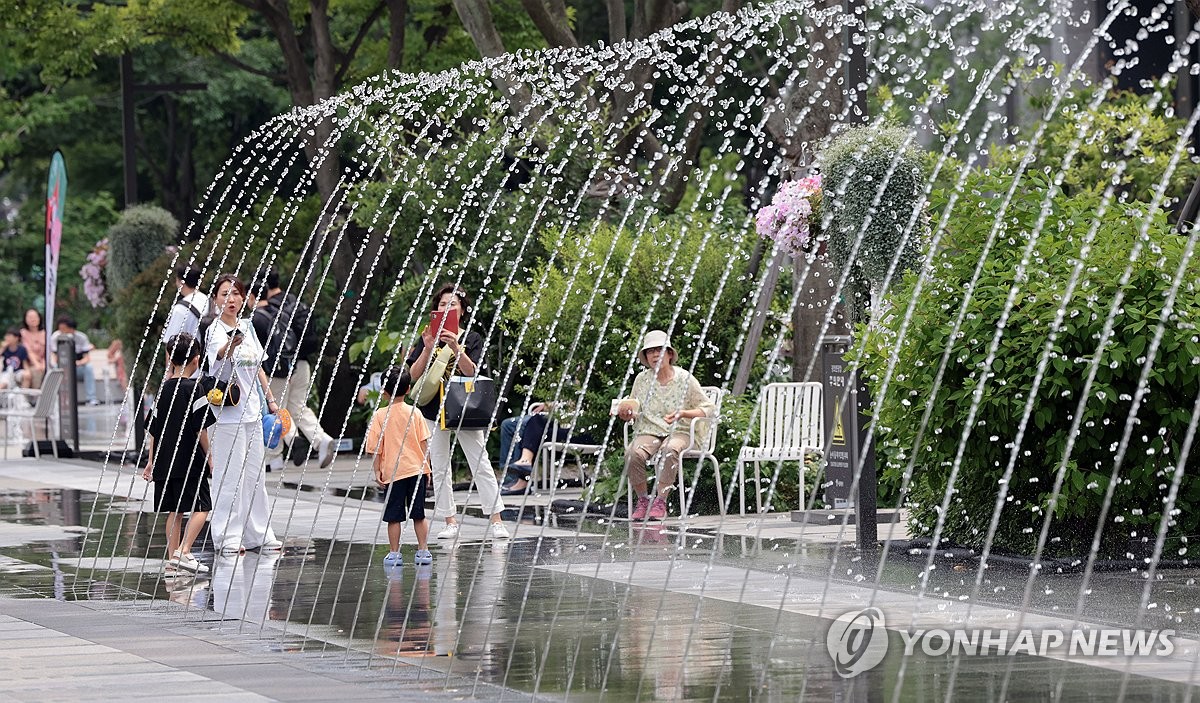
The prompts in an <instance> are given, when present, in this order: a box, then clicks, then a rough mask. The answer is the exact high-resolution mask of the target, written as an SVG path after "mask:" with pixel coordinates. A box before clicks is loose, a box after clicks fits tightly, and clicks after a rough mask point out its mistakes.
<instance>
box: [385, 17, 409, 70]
mask: <svg viewBox="0 0 1200 703" xmlns="http://www.w3.org/2000/svg"><path fill="white" fill-rule="evenodd" d="M387 7H388V55H387V67H388V68H390V69H392V70H393V71H394V70H396V69H398V68H400V67H401V66H403V65H404V34H405V32H404V30H405V26H406V24H407V22H408V0H387Z"/></svg>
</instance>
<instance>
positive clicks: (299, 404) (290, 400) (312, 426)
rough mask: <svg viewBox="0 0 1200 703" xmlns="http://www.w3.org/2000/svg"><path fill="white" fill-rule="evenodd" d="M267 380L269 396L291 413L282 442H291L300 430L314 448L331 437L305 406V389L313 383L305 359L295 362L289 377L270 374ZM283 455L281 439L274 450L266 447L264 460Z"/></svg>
mask: <svg viewBox="0 0 1200 703" xmlns="http://www.w3.org/2000/svg"><path fill="white" fill-rule="evenodd" d="M270 380H271V395H273V396H275V400H276V401H277V402H278V403H279V407H281V408H284V409H286V410H287V411H288V413H290V414H291V416H292V431H291V433H290V434H288V436H287V437H284V438H283V441H284V442H287V443H288V444H291V443H292V442H293V441H294V440H295V439H296V432H297V431H300V432H303V433H304V436H305V437H306V438H307V439H308V443H309V444H311V445H312V446H313V447H316V446H318V445H319V444H321V442H325V441H327V440H329V439H331V437H330V436H329V434H328V433H327V432H325V430H323V429H321V423H320V422H318V421H317V414H316V413H315V412H313V411H312V409H311V408H309V407H308V391H309V388H310V387H311V386H312V368H311V367H310V366H309V365H308V362H307V361H297V362H296V366H295V368H293V369H292V375H291V376H290V377H288V378H275V377H274V376H272V377H271V379H270ZM282 456H283V442H280V443H279V444H278V445H276V447H275V448H274V449H268V450H267V461H271V460H273V459H277V458H279V457H282Z"/></svg>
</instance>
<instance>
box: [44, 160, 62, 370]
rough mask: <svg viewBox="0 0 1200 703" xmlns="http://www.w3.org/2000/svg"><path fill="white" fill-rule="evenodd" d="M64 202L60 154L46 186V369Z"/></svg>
mask: <svg viewBox="0 0 1200 703" xmlns="http://www.w3.org/2000/svg"><path fill="white" fill-rule="evenodd" d="M66 200H67V167H66V164H64V163H63V157H62V154H61V153H59V152H57V151H56V152H54V157H53V158H51V159H50V180H49V182H48V183H47V184H46V314H45V323H46V325H45V326H46V366H49V365H50V350H51V349H52V347H51V345H50V334H51V333H52V332H53V331H54V294H55V291H56V290H57V289H58V249H59V246H60V245H61V244H62V225H63V205H64V203H66Z"/></svg>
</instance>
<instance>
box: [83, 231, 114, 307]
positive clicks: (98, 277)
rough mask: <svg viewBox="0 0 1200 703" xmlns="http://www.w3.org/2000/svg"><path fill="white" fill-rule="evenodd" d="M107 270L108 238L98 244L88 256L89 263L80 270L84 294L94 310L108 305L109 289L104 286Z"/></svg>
mask: <svg viewBox="0 0 1200 703" xmlns="http://www.w3.org/2000/svg"><path fill="white" fill-rule="evenodd" d="M106 268H108V238H107V237H105V238H104V239H101V240H100V241H98V242H96V246H95V247H93V248H92V251H91V253H90V254H88V255H87V263H85V264H84V265H83V267H82V268H80V269H79V275H80V276H81V277H82V278H83V292H84V294H85V295H87V299H88V302H89V303H91V304H92V307H94V308H102V307H106V306H107V305H108V288H107V287H106V286H105V285H104V270H105V269H106Z"/></svg>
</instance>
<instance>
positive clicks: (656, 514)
mask: <svg viewBox="0 0 1200 703" xmlns="http://www.w3.org/2000/svg"><path fill="white" fill-rule="evenodd" d="M650 519H651V520H666V519H667V501H665V500H663V498H662V496H655V498H654V500H653V501H651V502H650Z"/></svg>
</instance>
